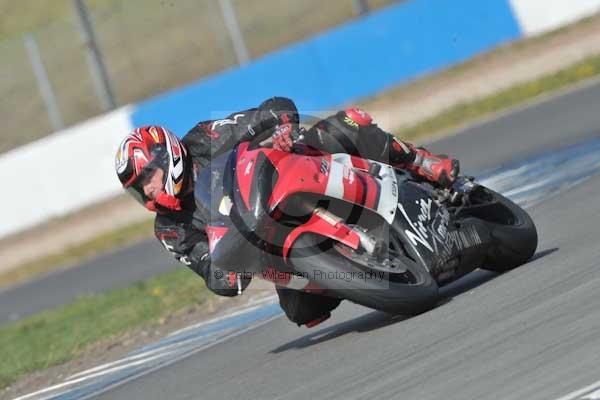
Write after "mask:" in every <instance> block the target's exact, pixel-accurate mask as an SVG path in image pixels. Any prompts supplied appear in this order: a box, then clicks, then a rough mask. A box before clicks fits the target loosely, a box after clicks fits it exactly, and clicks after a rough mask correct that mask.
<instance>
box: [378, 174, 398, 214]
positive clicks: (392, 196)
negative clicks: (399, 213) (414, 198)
mask: <svg viewBox="0 0 600 400" xmlns="http://www.w3.org/2000/svg"><path fill="white" fill-rule="evenodd" d="M379 164H380V165H381V171H380V173H379V176H380V177H381V179H378V181H379V186H380V188H381V193H380V195H379V204H377V210H376V211H377V213H378V214H379V215H381V216H382V217H383V218H384V219H385V220H386V221H387V222H389V223H390V224H391V223H392V222H394V218H395V217H396V210H397V206H398V182H397V180H396V172H395V171H394V168H393V167H391V166H389V165H387V164H383V163H379Z"/></svg>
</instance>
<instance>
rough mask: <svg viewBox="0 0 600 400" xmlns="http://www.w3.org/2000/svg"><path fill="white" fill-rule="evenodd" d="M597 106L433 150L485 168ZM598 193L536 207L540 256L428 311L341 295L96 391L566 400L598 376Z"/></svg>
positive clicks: (531, 118)
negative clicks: (382, 308) (319, 315)
mask: <svg viewBox="0 0 600 400" xmlns="http://www.w3.org/2000/svg"><path fill="white" fill-rule="evenodd" d="M594 100H596V101H594ZM599 102H600V86H599V85H594V86H591V87H587V88H584V89H582V90H579V91H577V92H574V93H571V94H568V95H564V96H561V97H559V98H556V99H553V100H551V101H548V102H544V103H542V104H539V105H536V106H533V107H529V108H526V109H524V110H521V111H518V112H516V113H511V114H510V115H506V116H504V117H501V118H500V119H497V120H493V121H491V122H489V123H485V124H480V125H478V126H476V127H474V128H471V129H468V130H466V131H465V132H463V133H461V134H459V135H456V136H453V137H451V138H447V139H444V140H442V141H440V142H438V143H435V144H433V145H431V146H430V147H431V148H432V149H434V150H436V151H445V152H447V153H449V154H453V155H456V156H458V157H460V159H461V160H462V161H463V165H464V170H465V171H466V172H467V173H477V172H478V171H480V170H482V169H487V168H492V167H495V166H497V165H498V164H502V163H508V162H510V161H512V160H514V159H519V158H525V157H527V156H530V155H532V154H536V153H538V152H539V151H542V150H543V151H546V150H551V149H558V148H561V147H563V146H566V145H570V144H573V143H576V142H579V141H582V140H585V139H590V138H594V137H599V136H600V135H599V129H598V128H599V127H600V113H598V111H597V110H598V106H597V105H598V104H599ZM599 157H600V155H599ZM599 198H600V175H598V174H596V175H595V176H593V177H592V178H590V179H588V180H587V181H586V182H585V183H584V184H581V185H578V186H577V187H575V188H572V189H570V190H568V191H566V192H564V193H562V194H560V195H558V196H555V197H551V198H549V199H548V200H546V201H544V202H542V203H541V204H539V205H537V206H535V207H533V208H532V209H531V210H530V212H531V213H532V215H533V217H534V220H535V221H536V223H537V226H538V231H539V233H540V243H539V247H538V253H537V255H536V257H535V258H534V260H532V261H531V262H529V263H528V264H526V265H524V266H522V267H520V268H518V269H516V270H514V271H511V272H509V273H506V274H503V275H497V274H494V273H491V272H486V271H476V272H475V273H473V274H471V275H470V276H468V277H466V279H463V280H461V281H459V282H457V283H456V284H454V285H451V286H450V287H448V288H445V289H444V294H445V297H446V300H445V302H444V303H443V304H442V305H441V306H439V307H438V308H436V309H434V310H432V311H429V312H427V313H424V314H422V315H419V316H416V317H412V318H408V319H407V318H403V317H390V316H388V315H386V314H384V313H380V312H375V311H372V310H369V309H366V308H363V307H360V306H357V305H353V304H350V303H348V302H344V303H343V305H342V306H340V308H339V309H338V310H336V311H335V312H334V315H333V317H332V318H331V319H330V320H329V321H327V322H326V323H324V324H322V325H319V326H318V327H316V328H314V329H312V330H307V329H305V328H297V327H296V326H295V325H293V324H291V323H289V322H288V321H287V320H286V319H285V318H278V319H276V320H274V321H272V322H270V323H268V324H266V325H263V326H260V327H258V328H256V329H255V330H252V331H249V332H246V333H245V334H243V335H241V336H238V337H235V338H233V339H230V340H228V341H225V342H223V343H220V344H217V345H215V346H213V347H210V348H208V349H206V350H204V351H202V352H200V353H197V354H194V355H192V356H190V357H189V358H187V359H184V360H182V361H179V362H177V363H175V364H172V365H170V366H168V367H165V368H163V369H160V370H158V371H155V372H153V373H151V374H148V375H145V376H143V377H141V378H138V379H136V380H134V381H132V382H129V383H127V384H125V385H123V386H120V387H117V388H115V389H113V390H111V391H109V392H106V393H105V394H103V395H102V396H100V398H103V399H130V398H144V399H164V398H169V399H196V398H203V399H213V398H214V399H238V398H251V399H271V398H273V399H275V398H278V399H279V398H285V399H306V398H319V399H338V398H344V399H351V398H402V399H440V398H444V399H457V400H458V399H460V400H466V399H494V400H495V399H525V398H526V399H546V400H547V399H558V398H559V397H561V396H564V395H566V394H568V393H570V392H573V391H575V390H577V389H580V388H582V387H586V386H588V385H590V384H591V383H593V382H597V381H598V380H599V379H600V368H599V367H598V363H599V361H600V335H598V332H599V331H600V295H599V294H598V288H599V287H600V262H599V261H598V259H599V257H600V247H599V246H598V232H599V229H598V226H599V223H600V201H598V199H599Z"/></svg>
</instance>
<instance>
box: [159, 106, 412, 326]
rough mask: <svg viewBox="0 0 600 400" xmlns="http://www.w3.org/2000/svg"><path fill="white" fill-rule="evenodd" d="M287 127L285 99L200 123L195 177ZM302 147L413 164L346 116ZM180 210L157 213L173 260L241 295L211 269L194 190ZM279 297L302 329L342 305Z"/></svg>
mask: <svg viewBox="0 0 600 400" xmlns="http://www.w3.org/2000/svg"><path fill="white" fill-rule="evenodd" d="M287 122H290V123H292V124H294V125H296V126H297V125H298V122H299V116H298V111H297V109H296V106H295V104H294V103H293V102H292V101H291V100H289V99H286V98H282V97H273V98H270V99H268V100H266V101H264V102H263V103H262V104H261V105H260V106H259V107H258V108H254V109H249V110H244V111H240V112H236V113H233V114H231V115H229V116H228V117H227V118H225V119H221V120H209V121H202V122H200V123H198V124H197V125H196V126H195V127H193V128H192V129H191V130H190V131H189V132H188V133H187V134H186V135H185V136H184V137H183V139H182V141H183V143H184V145H185V146H186V148H187V149H188V154H189V155H190V156H191V161H192V165H193V169H194V171H195V173H197V171H199V170H200V169H201V168H203V167H205V166H206V165H207V164H208V163H210V160H211V157H216V156H218V155H219V154H222V153H223V152H225V151H227V150H230V149H231V148H232V147H233V146H235V145H236V144H237V143H238V142H240V141H246V140H252V139H254V138H255V137H256V136H257V135H260V134H261V133H263V132H266V131H269V130H271V128H273V127H275V126H276V125H278V124H281V123H287ZM394 141H395V142H396V143H394ZM304 142H305V143H306V144H308V145H310V146H313V147H315V148H317V149H319V150H321V151H324V152H327V153H340V152H346V153H350V154H353V155H360V156H361V157H364V158H369V159H373V160H378V161H382V162H386V163H393V164H410V163H412V162H413V161H414V159H415V154H414V153H413V151H412V148H411V147H409V146H406V145H405V144H404V143H402V142H400V141H398V140H397V139H395V138H394V137H393V136H392V135H390V134H388V133H386V132H384V131H383V130H381V129H380V128H379V127H377V125H375V124H372V123H371V124H368V125H363V126H361V125H359V124H357V123H356V122H354V121H352V120H350V119H348V118H347V115H346V113H345V112H344V111H340V112H338V113H337V114H335V115H332V116H330V117H328V118H326V119H323V120H321V121H319V122H317V123H316V124H315V125H314V126H313V127H312V128H310V129H309V130H308V131H306V133H305V139H304ZM195 173H194V175H195ZM182 207H183V210H182V211H178V212H169V213H157V215H156V220H155V233H156V236H157V237H158V239H159V240H160V241H161V242H162V244H163V245H164V246H165V248H166V249H167V250H169V251H170V252H171V253H172V254H173V255H174V256H175V258H177V259H178V260H179V261H181V262H182V263H184V264H186V265H187V266H188V267H189V268H191V269H192V270H193V271H194V272H196V273H197V274H198V275H200V276H202V277H203V278H204V279H205V281H206V284H207V286H208V287H209V288H210V289H211V290H212V291H213V292H215V293H217V294H219V295H222V296H235V295H237V287H232V285H231V284H230V282H229V279H228V276H227V273H226V272H225V271H220V272H219V273H215V272H216V271H214V270H213V269H214V268H212V267H211V264H210V258H209V256H208V243H207V236H206V232H205V231H204V227H205V225H206V223H207V221H208V220H209V217H208V216H207V215H203V212H202V210H200V209H196V207H195V202H194V199H193V191H192V194H190V195H188V197H187V198H184V199H183V201H182ZM221 272H223V273H221ZM217 276H218V277H219V278H217ZM248 284H249V280H244V282H243V288H245V287H246V286H247V285H248ZM277 292H278V294H279V299H280V304H281V307H282V308H283V309H284V311H285V312H286V315H287V316H288V318H289V319H290V320H292V321H293V322H296V323H297V324H299V325H300V324H305V323H307V322H309V321H312V320H314V319H316V318H319V317H321V316H323V315H325V314H327V313H329V312H330V311H331V310H333V309H334V308H335V307H337V306H338V304H339V302H340V300H338V299H333V298H329V297H325V296H320V295H317V294H308V293H303V292H298V291H294V290H289V289H283V288H277Z"/></svg>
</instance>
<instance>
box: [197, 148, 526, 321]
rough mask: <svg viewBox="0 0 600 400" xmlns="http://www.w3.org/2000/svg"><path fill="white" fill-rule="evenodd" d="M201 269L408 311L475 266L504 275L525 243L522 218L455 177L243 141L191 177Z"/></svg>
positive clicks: (431, 301)
mask: <svg viewBox="0 0 600 400" xmlns="http://www.w3.org/2000/svg"><path fill="white" fill-rule="evenodd" d="M195 197H196V203H197V205H198V207H203V208H204V209H205V210H206V212H207V213H209V214H210V215H211V221H210V223H209V225H208V226H207V228H206V231H207V235H208V239H209V248H210V252H211V259H212V264H213V266H215V267H217V268H220V269H222V270H229V271H236V274H237V277H238V279H237V281H238V287H239V291H240V293H241V287H240V285H241V284H240V282H241V277H243V276H244V274H251V275H252V276H256V275H257V274H258V276H259V277H262V278H265V279H268V280H270V281H273V282H274V283H276V284H277V285H280V286H283V287H287V288H291V289H296V290H304V291H307V292H312V293H319V294H323V295H328V296H334V297H338V298H343V299H347V300H350V301H352V302H355V303H358V304H361V305H364V306H366V307H370V308H373V309H377V310H382V311H386V312H392V313H399V314H406V315H411V314H416V313H420V312H423V311H425V310H427V309H430V308H432V307H433V306H435V304H436V303H437V301H438V300H439V299H438V290H439V287H441V286H443V285H446V284H448V283H450V282H452V281H454V280H456V279H458V278H460V277H461V276H463V275H465V274H467V273H469V272H472V271H473V270H475V269H477V268H484V269H488V270H492V271H498V272H504V271H507V270H510V269H512V268H515V267H517V266H519V265H521V264H523V263H525V262H526V261H527V260H529V259H530V258H531V257H532V256H533V254H534V252H535V250H536V247H537V231H536V227H535V225H534V223H533V221H532V219H531V218H530V216H529V215H528V214H527V213H526V212H525V211H524V210H523V209H521V208H520V207H519V206H518V205H516V204H515V203H513V202H512V201H510V200H509V199H507V198H505V197H503V196H502V195H500V194H498V193H496V192H494V191H492V190H490V189H488V188H486V187H484V186H481V185H479V184H478V183H477V182H475V180H474V178H472V177H466V176H461V177H459V178H458V179H457V180H456V182H455V183H454V185H453V186H452V187H451V188H448V189H442V188H438V187H435V186H433V185H432V184H430V183H427V182H424V181H422V180H421V179H419V178H418V177H416V176H415V175H413V174H412V173H411V172H409V171H406V170H404V169H399V168H395V167H393V166H390V165H387V164H384V163H380V162H376V161H372V160H367V159H363V158H359V157H355V156H351V155H348V154H322V153H319V152H317V151H314V150H312V149H310V148H308V147H302V146H301V145H298V144H296V145H295V151H294V152H293V153H287V152H282V151H277V150H273V149H270V148H265V147H259V146H256V145H254V144H252V143H250V142H243V143H240V144H238V145H237V146H236V147H235V148H234V149H233V150H231V151H229V152H227V153H225V154H222V155H221V156H219V157H217V158H216V159H214V160H213V161H212V163H211V165H210V167H208V168H206V169H204V170H203V171H202V172H201V173H200V174H199V176H198V179H197V181H196V187H195Z"/></svg>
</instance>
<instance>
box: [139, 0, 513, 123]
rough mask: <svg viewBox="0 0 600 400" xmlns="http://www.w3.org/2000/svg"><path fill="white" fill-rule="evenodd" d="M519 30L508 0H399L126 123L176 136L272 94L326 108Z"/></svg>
mask: <svg viewBox="0 0 600 400" xmlns="http://www.w3.org/2000/svg"><path fill="white" fill-rule="evenodd" d="M521 36H522V32H521V30H520V27H519V25H518V23H517V20H516V18H515V16H514V15H513V13H512V11H511V9H510V5H509V4H508V0H485V1H482V0H413V1H408V2H403V3H400V4H397V5H394V6H391V7H388V8H385V9H383V10H380V11H378V12H374V13H372V14H370V15H368V16H366V17H364V18H361V19H359V20H356V21H354V22H350V23H346V24H344V25H342V26H339V27H337V28H335V29H332V30H329V31H326V32H325V33H322V34H320V35H317V36H315V37H313V38H311V39H308V40H306V41H304V42H300V43H297V44H294V45H291V46H288V47H286V48H283V49H281V50H279V51H277V52H274V53H271V54H269V55H266V56H264V57H262V58H260V59H257V60H255V61H253V62H251V63H249V64H247V65H245V66H243V67H240V68H234V69H230V70H227V71H224V72H221V73H219V74H217V75H214V76H212V77H209V78H206V79H203V80H200V81H198V82H195V83H193V84H191V85H188V86H186V87H183V88H180V89H177V90H174V91H172V92H169V93H166V94H163V95H160V96H158V97H155V98H153V99H150V100H148V101H145V102H142V103H140V104H139V105H138V106H137V107H136V109H135V111H134V113H133V116H132V121H133V123H134V125H142V124H150V123H155V124H164V125H166V126H168V127H170V128H171V129H173V130H174V131H175V132H176V133H177V134H180V135H181V134H184V133H185V132H186V131H187V130H188V129H189V128H190V127H192V126H193V125H194V124H195V123H196V122H198V121H200V120H203V119H213V118H222V117H224V116H225V115H227V114H229V113H230V112H233V111H238V110H241V109H245V108H250V107H255V106H257V105H258V104H259V103H260V102H261V101H263V100H264V99H265V98H268V97H271V96H274V95H277V96H286V97H290V98H292V99H294V100H295V101H296V103H297V104H298V107H299V108H300V110H301V111H302V112H304V113H306V112H310V111H319V110H330V109H332V108H333V107H336V106H339V105H341V104H344V103H348V102H350V101H353V100H356V99H359V98H361V97H365V96H370V95H374V94H376V93H377V92H379V91H381V90H384V89H386V88H389V87H391V86H394V85H397V84H400V83H402V82H406V81H408V80H411V79H414V78H416V77H418V76H420V75H424V74H427V73H429V72H432V71H435V70H438V69H441V68H445V67H448V66H450V65H453V64H456V63H458V62H461V61H464V60H466V59H468V58H470V57H473V56H474V55H476V54H478V53H481V52H483V51H485V50H488V49H490V48H492V47H495V46H497V45H499V44H502V43H505V42H507V41H510V40H513V39H516V38H519V37H521Z"/></svg>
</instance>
